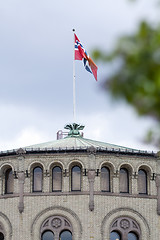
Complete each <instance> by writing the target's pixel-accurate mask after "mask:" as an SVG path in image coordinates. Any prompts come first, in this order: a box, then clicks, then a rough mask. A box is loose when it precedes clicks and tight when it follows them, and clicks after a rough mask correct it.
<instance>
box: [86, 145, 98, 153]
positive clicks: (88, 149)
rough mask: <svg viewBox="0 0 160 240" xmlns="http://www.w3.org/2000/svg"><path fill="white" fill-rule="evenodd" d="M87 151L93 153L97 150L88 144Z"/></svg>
mask: <svg viewBox="0 0 160 240" xmlns="http://www.w3.org/2000/svg"><path fill="white" fill-rule="evenodd" d="M87 152H88V153H89V154H95V153H96V152H97V149H96V148H95V147H94V146H90V147H88V148H87Z"/></svg>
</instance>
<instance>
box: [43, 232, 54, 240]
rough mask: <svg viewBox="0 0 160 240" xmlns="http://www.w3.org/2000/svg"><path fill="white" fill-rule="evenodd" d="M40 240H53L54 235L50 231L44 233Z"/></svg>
mask: <svg viewBox="0 0 160 240" xmlns="http://www.w3.org/2000/svg"><path fill="white" fill-rule="evenodd" d="M41 239H42V240H54V234H53V232H51V231H45V232H44V233H43V234H42V238H41Z"/></svg>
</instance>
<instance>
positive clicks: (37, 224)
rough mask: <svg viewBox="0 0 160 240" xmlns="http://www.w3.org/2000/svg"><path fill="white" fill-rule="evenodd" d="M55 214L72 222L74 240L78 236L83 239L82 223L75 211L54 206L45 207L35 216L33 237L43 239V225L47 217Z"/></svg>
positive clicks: (32, 228) (32, 229) (32, 230)
mask: <svg viewBox="0 0 160 240" xmlns="http://www.w3.org/2000/svg"><path fill="white" fill-rule="evenodd" d="M53 216H60V217H62V218H65V219H67V220H68V221H69V223H70V224H71V226H72V228H73V230H72V234H73V240H74V239H75V238H76V239H78V240H81V239H82V224H81V221H80V219H79V217H78V216H77V214H76V213H75V212H73V211H72V210H70V209H67V208H64V207H60V206H54V207H49V208H46V209H44V210H43V211H41V212H39V213H38V214H37V216H36V217H35V218H34V220H33V222H32V225H31V239H32V240H34V239H41V226H42V224H43V223H44V222H45V220H46V219H48V218H50V217H53ZM75 236H76V237H75Z"/></svg>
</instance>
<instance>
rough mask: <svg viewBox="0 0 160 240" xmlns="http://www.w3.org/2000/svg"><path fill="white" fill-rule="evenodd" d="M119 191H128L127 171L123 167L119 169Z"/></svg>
mask: <svg viewBox="0 0 160 240" xmlns="http://www.w3.org/2000/svg"><path fill="white" fill-rule="evenodd" d="M120 192H121V193H128V192H129V179H128V171H127V169H125V168H121V169H120Z"/></svg>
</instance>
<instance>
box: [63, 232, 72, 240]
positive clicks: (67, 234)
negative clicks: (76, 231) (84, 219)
mask: <svg viewBox="0 0 160 240" xmlns="http://www.w3.org/2000/svg"><path fill="white" fill-rule="evenodd" d="M60 240H72V233H71V232H69V231H63V232H62V233H61V235H60Z"/></svg>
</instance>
